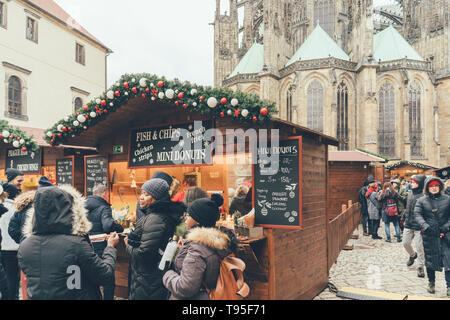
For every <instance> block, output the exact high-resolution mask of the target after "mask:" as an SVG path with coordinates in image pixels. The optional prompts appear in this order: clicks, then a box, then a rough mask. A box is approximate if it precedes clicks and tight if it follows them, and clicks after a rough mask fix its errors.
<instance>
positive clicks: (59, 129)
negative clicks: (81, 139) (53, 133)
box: [56, 124, 64, 132]
mask: <svg viewBox="0 0 450 320" xmlns="http://www.w3.org/2000/svg"><path fill="white" fill-rule="evenodd" d="M63 127H64V126H63V125H62V124H58V126H57V127H56V130H58V131H59V132H62V128H63Z"/></svg>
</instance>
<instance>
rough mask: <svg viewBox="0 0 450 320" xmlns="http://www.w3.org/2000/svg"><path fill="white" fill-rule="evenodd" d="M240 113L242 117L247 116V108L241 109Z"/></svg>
mask: <svg viewBox="0 0 450 320" xmlns="http://www.w3.org/2000/svg"><path fill="white" fill-rule="evenodd" d="M241 114H242V116H243V117H244V118H246V117H247V116H248V110H247V109H244V110H242V112H241Z"/></svg>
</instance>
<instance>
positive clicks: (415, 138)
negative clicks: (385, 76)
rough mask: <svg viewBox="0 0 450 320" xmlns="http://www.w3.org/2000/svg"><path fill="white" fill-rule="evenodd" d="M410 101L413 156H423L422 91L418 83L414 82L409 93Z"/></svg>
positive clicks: (410, 130)
mask: <svg viewBox="0 0 450 320" xmlns="http://www.w3.org/2000/svg"><path fill="white" fill-rule="evenodd" d="M408 100H409V140H410V142H411V156H413V157H420V156H422V126H421V117H420V112H421V91H420V86H419V84H418V83H417V82H413V83H412V84H411V87H410V88H409V92H408Z"/></svg>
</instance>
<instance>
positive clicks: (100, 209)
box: [86, 196, 123, 235]
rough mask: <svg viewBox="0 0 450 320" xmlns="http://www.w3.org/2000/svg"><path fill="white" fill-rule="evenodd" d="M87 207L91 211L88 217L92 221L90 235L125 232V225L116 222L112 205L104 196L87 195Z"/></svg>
mask: <svg viewBox="0 0 450 320" xmlns="http://www.w3.org/2000/svg"><path fill="white" fill-rule="evenodd" d="M86 209H87V210H88V211H89V213H88V219H89V221H90V222H92V229H91V231H89V234H90V235H95V234H102V233H107V234H109V233H111V232H118V233H120V232H123V227H122V226H121V225H120V224H118V223H115V222H114V219H113V217H112V210H111V205H110V204H109V203H108V202H107V201H106V200H105V199H103V198H102V197H99V196H89V197H87V198H86Z"/></svg>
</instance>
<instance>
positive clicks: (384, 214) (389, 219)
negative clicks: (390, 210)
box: [378, 190, 400, 223]
mask: <svg viewBox="0 0 450 320" xmlns="http://www.w3.org/2000/svg"><path fill="white" fill-rule="evenodd" d="M392 199H394V200H395V203H396V204H397V212H398V213H397V215H396V216H389V215H388V214H387V212H386V205H387V201H388V200H392ZM378 201H379V202H380V203H381V218H382V220H383V222H384V223H389V222H392V221H394V220H395V219H399V218H400V208H399V202H400V201H399V194H398V193H397V194H396V195H395V196H394V195H392V194H391V191H390V190H386V194H385V195H384V196H381V192H380V193H379V197H378Z"/></svg>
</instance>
